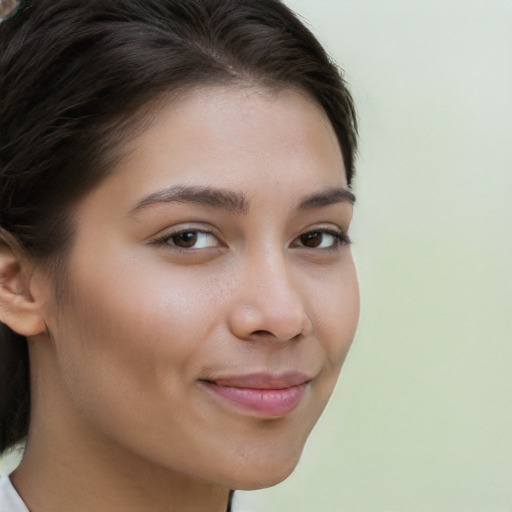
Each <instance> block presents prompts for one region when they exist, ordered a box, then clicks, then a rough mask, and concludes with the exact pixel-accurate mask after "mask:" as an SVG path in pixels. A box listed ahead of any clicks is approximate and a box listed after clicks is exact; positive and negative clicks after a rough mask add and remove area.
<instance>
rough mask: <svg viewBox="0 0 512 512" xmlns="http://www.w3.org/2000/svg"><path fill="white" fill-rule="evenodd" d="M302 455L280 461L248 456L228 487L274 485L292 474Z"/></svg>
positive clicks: (258, 487)
mask: <svg viewBox="0 0 512 512" xmlns="http://www.w3.org/2000/svg"><path fill="white" fill-rule="evenodd" d="M301 452H302V450H301ZM300 455H301V454H300V453H299V454H298V455H294V456H290V457H288V458H286V459H283V460H279V461H278V460H276V458H275V457H271V458H265V457H264V456H261V457H259V458H258V459H257V460H254V459H253V460H251V459H250V458H247V459H246V460H245V461H244V464H243V467H240V468H238V469H239V470H238V471H236V472H233V473H234V474H232V475H231V476H232V478H230V479H229V480H230V483H229V485H228V487H230V488H231V489H237V490H244V491H255V490H258V489H264V488H266V487H273V486H274V485H277V484H279V483H281V482H282V481H283V480H286V479H287V478H288V477H289V476H290V475H291V473H292V472H293V470H294V469H295V468H296V466H297V463H298V462H299V459H300Z"/></svg>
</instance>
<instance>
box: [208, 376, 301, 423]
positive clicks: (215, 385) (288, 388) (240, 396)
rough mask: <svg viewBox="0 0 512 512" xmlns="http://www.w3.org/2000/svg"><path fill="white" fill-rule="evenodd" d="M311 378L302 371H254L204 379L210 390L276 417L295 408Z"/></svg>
mask: <svg viewBox="0 0 512 512" xmlns="http://www.w3.org/2000/svg"><path fill="white" fill-rule="evenodd" d="M310 380H311V379H310V378H308V377H306V376H305V375H303V374H299V373H286V374H282V375H278V376H276V375H269V374H262V373H258V374H251V375H243V376H236V377H222V378H219V379H215V380H214V381H202V383H203V384H204V385H205V386H206V388H207V389H208V390H210V391H211V392H213V393H214V394H215V395H217V396H218V397H220V398H221V399H223V400H226V401H228V402H231V403H232V404H233V405H239V406H241V407H242V408H244V409H246V410H248V411H252V412H255V413H256V414H257V415H258V416H264V417H270V418H277V417H281V416H285V415H286V414H288V413H290V412H291V411H293V409H295V408H296V407H297V406H298V405H299V403H300V402H301V400H302V397H303V396H304V393H305V392H306V388H307V384H308V382H309V381H310Z"/></svg>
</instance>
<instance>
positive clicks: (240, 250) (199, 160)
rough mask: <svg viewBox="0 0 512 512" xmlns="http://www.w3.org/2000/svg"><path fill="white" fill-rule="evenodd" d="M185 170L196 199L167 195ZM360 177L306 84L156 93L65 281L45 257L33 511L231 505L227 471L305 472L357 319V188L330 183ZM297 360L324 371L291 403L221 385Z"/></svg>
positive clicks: (31, 464)
mask: <svg viewBox="0 0 512 512" xmlns="http://www.w3.org/2000/svg"><path fill="white" fill-rule="evenodd" d="M176 187H179V188H178V189H177V188H176ZM183 187H189V188H192V191H193V192H194V194H195V195H194V194H193V195H194V197H193V199H192V200H191V198H190V197H188V198H183V197H182V198H181V199H180V201H175V200H171V198H169V197H167V199H166V200H163V198H164V196H165V194H167V195H169V191H171V192H172V193H176V190H178V191H183V190H184V188H183ZM205 187H206V188H209V189H211V188H214V189H216V190H218V189H221V190H222V192H223V193H226V192H228V193H231V194H236V198H234V199H236V201H235V202H234V203H233V204H231V203H228V202H227V200H224V201H221V202H222V204H220V205H219V204H217V203H216V201H215V198H214V199H212V194H211V193H210V192H208V193H207V194H204V193H203V192H201V193H200V194H197V191H198V190H200V191H202V190H203V189H204V188H205ZM346 188H347V182H346V178H345V170H344V166H343V159H342V156H341V152H340V149H339V145H338V142H337V140H336V137H335V134H334V131H333V129H332V126H331V125H330V123H329V121H328V119H327V117H326V115H325V113H324V112H323V110H322V109H321V108H320V107H319V106H317V104H316V103H314V102H313V101H312V100H310V99H309V98H308V97H306V96H305V95H304V94H301V93H299V92H296V91H290V90H284V91H280V92H269V91H265V90H259V89H256V88H241V87H239V88H234V87H232V88H226V87H225V88H215V87H212V88H207V89H202V90H199V91H195V92H192V93H190V94H188V95H187V96H186V97H185V98H182V99H180V100H179V101H178V102H174V103H171V104H169V105H166V106H165V108H163V109H161V110H160V112H159V113H158V116H157V117H156V118H155V120H154V121H153V123H152V124H151V126H150V127H149V128H148V129H147V130H146V131H145V132H144V133H143V134H142V135H140V136H138V137H137V138H136V139H135V140H133V141H131V142H130V143H129V145H128V146H127V147H126V153H125V156H124V157H123V158H122V159H121V161H120V162H119V163H118V165H117V167H116V168H115V170H114V172H113V173H112V174H111V175H110V176H109V177H108V178H107V179H106V180H105V181H103V182H102V183H101V184H100V185H99V186H98V187H97V188H96V189H95V190H93V191H92V192H91V193H90V194H89V195H88V196H87V197H86V198H85V199H84V200H83V201H82V202H81V203H80V204H79V205H78V207H77V210H76V223H77V229H76V235H75V239H74V242H73V247H72V250H71V253H70V255H69V263H68V270H67V271H68V274H67V296H66V298H65V300H64V301H63V300H60V301H56V300H55V298H54V297H53V295H52V292H51V290H52V289H53V288H52V286H51V282H50V281H49V280H48V278H47V277H45V276H43V275H42V274H41V275H39V276H38V274H37V271H35V272H34V273H33V275H32V281H31V283H32V285H31V294H32V295H33V297H34V303H35V304H38V305H39V306H38V314H39V315H40V320H41V322H44V325H45V326H46V327H45V330H44V332H41V333H35V334H34V335H33V336H31V338H30V355H31V368H32V376H31V378H32V393H33V403H32V408H33V409H32V419H31V427H30V434H29V439H28V444H27V450H26V456H25V458H24V461H23V462H22V464H21V466H20V467H19V469H18V470H17V471H16V472H15V474H14V475H13V478H12V479H13V483H14V485H15V486H16V488H17V489H18V491H19V492H20V494H21V496H22V497H23V498H24V500H25V501H26V503H27V506H28V507H29V508H30V510H32V511H33V512H46V511H50V510H52V511H61V510H62V511H63V510H66V511H83V510H95V511H97V512H101V511H105V512H107V511H108V512H115V511H121V510H122V511H123V512H127V511H128V512H129V511H140V510H152V511H166V512H168V511H174V510H176V511H178V510H179V511H205V512H206V511H208V512H212V511H216V510H218V511H221V510H224V509H225V507H226V502H227V494H228V490H229V489H231V488H235V489H255V488H261V487H265V486H270V485H273V484H275V483H277V482H279V481H281V480H283V479H284V478H286V477H287V476H288V475H289V474H290V472H291V471H292V470H293V468H294V467H295V465H296V463H297V461H298V459H299V457H300V454H301V452H302V449H303V447H304V443H305V441H306V439H307V437H308V434H309V433H310V431H311V429H312V427H313V426H314V424H315V423H316V421H317V419H318V417H319V416H320V414H321V413H322V411H323V409H324V407H325V405H326V403H327V401H328V399H329V396H330V395H331V392H332V390H333V388H334V385H335V383H336V380H337V378H338V375H339V372H340V369H341V366H342V363H343V361H344V359H345V356H346V353H347V351H348V349H349V346H350V343H351V341H352V339H353V336H354V333H355V330H356V325H357V320H358V314H359V296H358V286H357V279H356V273H355V269H354V264H353V260H352V256H351V252H350V247H349V245H348V244H345V243H342V242H340V241H339V240H338V238H337V237H336V236H334V235H333V234H332V233H333V232H340V233H346V232H347V231H348V228H349V224H350V221H351V217H352V204H351V203H350V201H348V200H347V198H346V197H345V196H344V194H343V193H341V194H340V193H337V194H334V195H333V194H332V193H331V194H330V195H329V194H325V191H327V190H330V191H332V190H333V189H336V190H338V189H341V190H344V189H346ZM162 191H163V192H162ZM189 195H190V194H189ZM312 195H319V197H320V200H319V201H318V200H317V201H316V202H312V201H309V204H306V205H303V207H302V208H299V205H300V204H301V203H304V202H305V201H307V199H308V198H311V196H312ZM242 196H243V197H242ZM327 196H328V198H327V199H325V198H326V197H327ZM242 199H243V204H240V203H242ZM320 203H322V204H320ZM323 203H329V204H323ZM226 205H228V206H226ZM184 230H185V231H187V232H188V233H189V234H188V235H181V237H180V236H178V235H177V233H179V232H182V231H184ZM322 230H324V231H322ZM308 233H309V235H307V236H303V235H305V234H308ZM340 236H341V237H343V235H340ZM304 242H306V243H304ZM190 244H191V245H190ZM179 245H182V247H179ZM290 371H293V372H300V373H301V374H303V375H307V376H308V378H309V380H308V382H307V384H306V385H305V392H304V394H303V396H302V398H301V400H300V401H299V403H298V405H297V406H296V407H295V408H293V410H291V411H290V412H287V413H283V414H281V413H278V414H271V413H268V412H263V413H261V412H259V411H255V410H253V409H248V408H244V407H243V406H240V405H237V404H234V403H232V402H230V401H227V400H224V399H222V398H219V396H217V395H216V394H215V393H211V392H210V390H209V389H208V388H207V386H205V381H206V380H215V379H217V378H221V377H225V376H233V375H246V374H254V373H262V372H264V373H265V374H266V375H268V374H270V375H282V374H283V372H290Z"/></svg>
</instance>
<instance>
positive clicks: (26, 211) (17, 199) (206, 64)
mask: <svg viewBox="0 0 512 512" xmlns="http://www.w3.org/2000/svg"><path fill="white" fill-rule="evenodd" d="M230 84H233V85H236V84H240V85H255V86H258V87H267V88H271V89H281V88H294V89H297V90H300V91H303V92H305V93H306V94H308V95H309V96H310V97H311V98H313V99H314V100H315V101H316V102H317V103H318V104H319V105H321V106H322V107H323V109H324V111H325V112H326V114H327V116H328V118H329V119H330V121H331V123H332V126H333V128H334V130H335V133H336V135H337V138H338V141H339V144H340V148H341V151H342V155H343V159H344V163H345V169H346V175H347V176H346V177H347V181H348V183H349V184H350V182H351V180H352V177H353V173H354V153H355V148H356V121H355V113H354V107H353V103H352V99H351V96H350V93H349V92H348V90H347V88H346V86H345V83H344V81H343V79H342V76H341V74H340V71H339V69H338V68H337V67H336V66H335V65H334V64H333V63H332V62H331V61H330V59H329V58H328V56H327V55H326V53H325V51H324V50H323V48H322V47H321V45H320V44H319V42H318V41H317V40H316V39H315V37H314V36H313V35H312V34H311V32H310V31H309V30H308V29H307V28H306V27H305V26H304V25H303V24H302V23H301V22H300V21H299V20H298V19H297V17H296V16H295V15H294V14H293V13H292V12H291V11H290V10H289V9H288V8H287V7H286V6H285V5H283V4H282V3H281V2H280V1H278V0H257V1H255V0H144V1H140V0H88V1H86V2H84V1H83V0H27V1H25V2H23V4H22V8H21V9H20V11H19V12H18V13H17V14H16V15H15V16H14V17H12V18H11V19H8V20H7V21H5V22H4V23H2V24H0V97H1V102H0V205H1V206H0V228H1V229H2V230H3V231H4V232H7V233H9V234H10V236H11V237H12V238H13V239H14V240H16V242H17V243H18V244H19V245H20V247H21V248H22V249H23V250H24V251H25V252H26V253H27V254H28V255H29V256H30V257H31V258H33V259H34V260H37V261H38V262H40V263H41V264H46V265H48V268H49V269H50V270H51V271H52V272H53V275H54V277H55V278H56V280H57V281H59V279H60V277H59V274H62V273H63V266H62V265H60V264H61V263H62V262H63V261H65V254H66V249H67V248H68V247H69V245H70V243H71V241H72V235H73V220H72V219H73V217H72V215H71V212H72V207H73V205H74V204H76V202H77V201H78V200H80V199H81V198H82V197H84V196H85V195H86V194H87V193H88V192H89V191H90V190H92V189H93V188H94V187H95V186H97V185H98V184H99V182H100V181H101V180H102V179H104V178H105V177H106V176H107V175H108V172H109V170H110V169H111V168H112V166H113V163H114V161H115V159H116V157H117V156H119V155H118V152H117V150H118V149H119V148H122V145H123V143H124V142H126V140H127V138H129V137H130V136H133V135H134V134H136V132H137V130H139V131H140V129H143V126H144V123H141V122H140V121H142V120H143V118H144V113H146V114H147V113H148V112H149V106H151V105H156V104H157V103H158V101H159V100H162V99H165V98H167V97H169V98H172V97H175V96H176V95H178V94H180V93H184V92H187V91H189V90H191V89H193V88H198V87H204V86H208V85H230ZM137 127H138V128H137ZM0 351H1V352H0V452H1V451H3V450H5V449H6V448H8V447H10V446H12V445H14V444H15V443H17V442H19V441H21V440H22V439H23V438H24V437H25V436H26V434H27V429H28V424H29V411H30V392H29V361H28V349H27V340H26V339H25V338H24V337H23V336H20V335H18V334H16V333H14V332H13V331H11V330H10V329H9V328H8V327H7V326H6V325H4V324H1V323H0Z"/></svg>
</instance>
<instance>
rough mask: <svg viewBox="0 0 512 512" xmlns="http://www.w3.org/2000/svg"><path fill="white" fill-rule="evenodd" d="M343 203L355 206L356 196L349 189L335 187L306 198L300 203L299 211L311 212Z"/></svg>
mask: <svg viewBox="0 0 512 512" xmlns="http://www.w3.org/2000/svg"><path fill="white" fill-rule="evenodd" d="M342 202H349V203H350V204H354V203H355V202H356V196H355V195H354V194H353V193H352V192H351V191H350V190H349V189H348V188H344V187H334V188H328V189H326V190H323V191H321V192H315V193H313V194H310V195H309V196H306V197H305V198H304V199H303V200H302V201H301V202H300V204H299V208H298V209H299V210H309V209H312V208H320V207H322V206H329V205H331V204H336V203H342Z"/></svg>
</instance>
